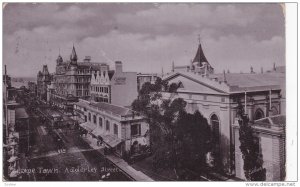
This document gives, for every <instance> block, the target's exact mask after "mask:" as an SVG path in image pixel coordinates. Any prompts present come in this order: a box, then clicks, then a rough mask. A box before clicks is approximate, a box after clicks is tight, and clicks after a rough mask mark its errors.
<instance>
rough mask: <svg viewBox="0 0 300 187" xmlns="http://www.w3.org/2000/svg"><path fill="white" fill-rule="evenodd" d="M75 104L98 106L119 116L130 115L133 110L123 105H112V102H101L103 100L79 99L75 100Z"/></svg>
mask: <svg viewBox="0 0 300 187" xmlns="http://www.w3.org/2000/svg"><path fill="white" fill-rule="evenodd" d="M77 105H80V106H92V107H95V108H98V109H100V110H104V111H107V112H112V113H114V114H117V115H120V116H126V115H130V114H132V112H133V110H131V109H129V108H126V107H123V106H117V105H112V104H109V103H103V102H89V101H84V100H82V99H80V100H79V102H77Z"/></svg>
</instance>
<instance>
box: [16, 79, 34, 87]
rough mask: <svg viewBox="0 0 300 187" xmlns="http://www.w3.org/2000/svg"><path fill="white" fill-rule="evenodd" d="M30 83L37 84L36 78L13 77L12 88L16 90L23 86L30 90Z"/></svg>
mask: <svg viewBox="0 0 300 187" xmlns="http://www.w3.org/2000/svg"><path fill="white" fill-rule="evenodd" d="M28 82H36V78H35V77H12V78H11V86H12V87H15V88H20V87H21V86H25V87H26V88H28Z"/></svg>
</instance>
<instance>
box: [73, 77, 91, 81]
mask: <svg viewBox="0 0 300 187" xmlns="http://www.w3.org/2000/svg"><path fill="white" fill-rule="evenodd" d="M90 81H91V80H90V78H88V77H81V78H76V82H90Z"/></svg>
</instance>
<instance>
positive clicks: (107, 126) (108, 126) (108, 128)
mask: <svg viewBox="0 0 300 187" xmlns="http://www.w3.org/2000/svg"><path fill="white" fill-rule="evenodd" d="M109 130H110V123H109V121H108V120H106V131H109Z"/></svg>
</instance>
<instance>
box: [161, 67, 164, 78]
mask: <svg viewBox="0 0 300 187" xmlns="http://www.w3.org/2000/svg"><path fill="white" fill-rule="evenodd" d="M163 76H164V67H161V77H163Z"/></svg>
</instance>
